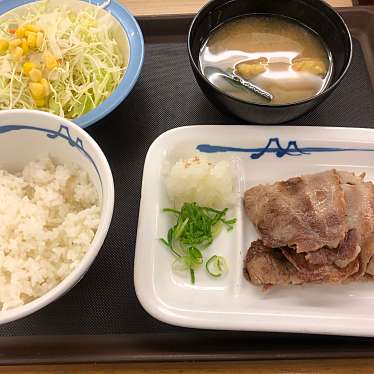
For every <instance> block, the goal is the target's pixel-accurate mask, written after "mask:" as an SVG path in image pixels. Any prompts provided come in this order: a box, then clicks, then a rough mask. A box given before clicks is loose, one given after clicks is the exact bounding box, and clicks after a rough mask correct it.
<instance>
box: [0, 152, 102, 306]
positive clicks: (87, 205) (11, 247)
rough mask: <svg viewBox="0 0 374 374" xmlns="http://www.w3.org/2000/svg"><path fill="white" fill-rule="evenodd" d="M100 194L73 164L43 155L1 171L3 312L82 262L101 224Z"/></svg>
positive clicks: (0, 286)
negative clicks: (18, 167) (21, 167)
mask: <svg viewBox="0 0 374 374" xmlns="http://www.w3.org/2000/svg"><path fill="white" fill-rule="evenodd" d="M99 219H100V209H99V206H98V195H97V191H96V189H95V187H94V185H93V184H92V183H91V181H90V179H89V176H88V174H87V173H86V172H83V171H82V170H81V169H80V168H78V167H77V166H74V165H57V164H55V163H54V162H53V161H52V160H51V159H49V158H44V159H41V160H38V161H36V162H30V163H29V164H28V165H27V166H26V167H25V168H24V170H23V171H22V172H21V173H19V174H16V175H15V174H10V173H8V172H7V171H5V170H0V310H7V309H10V308H15V307H17V306H20V305H22V304H25V303H27V302H30V301H31V300H33V299H35V298H37V297H39V296H41V295H43V294H45V293H46V292H47V291H49V290H50V289H52V288H53V287H55V286H56V285H57V284H58V283H60V282H61V281H62V280H63V279H64V278H65V277H66V276H67V275H69V274H70V273H71V272H72V270H73V269H74V268H75V267H76V266H77V264H78V263H79V262H80V260H81V259H82V257H83V256H84V254H85V253H86V251H87V249H88V247H89V245H90V243H91V241H92V239H93V237H94V235H95V232H96V230H97V227H98V225H99Z"/></svg>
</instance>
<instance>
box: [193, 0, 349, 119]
mask: <svg viewBox="0 0 374 374" xmlns="http://www.w3.org/2000/svg"><path fill="white" fill-rule="evenodd" d="M256 13H257V14H258V13H260V14H269V15H280V16H286V17H290V18H293V19H294V20H296V21H298V22H300V23H302V24H304V25H305V26H307V27H308V28H310V29H311V30H313V31H314V32H316V33H317V34H318V35H319V36H320V37H321V38H322V40H323V41H324V42H325V43H326V45H327V47H328V48H329V49H330V51H331V54H332V58H333V64H334V69H333V75H332V78H331V80H330V84H329V86H328V87H327V88H326V89H325V90H324V91H322V92H321V93H319V94H318V95H316V96H313V97H312V98H310V99H307V100H303V101H298V102H295V103H290V104H283V105H269V104H257V103H250V102H248V101H244V100H241V99H239V98H236V97H234V96H231V95H229V94H227V93H225V92H224V91H222V90H220V89H218V88H217V87H216V86H214V85H213V84H212V83H210V81H209V80H208V79H207V78H206V77H205V76H204V75H203V74H202V72H201V70H200V68H199V53H200V50H201V47H202V45H203V44H204V42H205V41H206V40H207V38H208V36H209V34H210V33H211V32H212V31H213V30H215V29H216V28H217V27H219V26H221V25H222V24H223V23H226V22H228V21H230V20H232V19H234V18H237V17H240V16H245V15H251V14H256ZM188 53H189V58H190V63H191V66H192V70H193V73H194V75H195V77H196V80H197V83H198V84H199V86H200V88H201V89H202V91H203V92H204V94H205V95H206V96H207V97H208V99H209V100H210V101H211V102H213V103H214V104H215V105H216V106H217V107H218V108H220V109H222V110H224V111H228V112H229V113H231V114H234V115H235V116H237V117H239V118H241V119H243V120H245V121H248V122H252V123H261V124H279V123H283V122H287V121H290V120H292V119H295V118H297V117H299V116H301V115H303V114H305V113H306V112H308V111H310V110H311V109H313V108H315V107H316V106H317V105H319V104H320V103H321V102H322V101H324V100H325V99H326V98H327V97H328V96H329V95H330V94H331V93H332V92H333V91H334V90H335V89H336V87H337V86H338V85H339V84H340V82H341V81H342V80H343V78H344V77H345V75H346V74H347V71H348V69H349V66H350V64H351V60H352V38H351V34H350V32H349V30H348V27H347V25H346V24H345V22H344V21H343V19H342V18H341V17H340V15H339V14H338V13H337V12H336V11H335V10H334V9H333V8H332V7H331V6H329V5H328V4H327V3H325V2H324V1H321V0H282V1H274V0H251V1H248V0H212V1H210V2H209V3H208V4H207V5H205V6H204V7H203V8H202V9H201V10H200V12H199V13H198V14H197V15H196V17H195V18H194V20H193V22H192V24H191V27H190V31H189V35H188Z"/></svg>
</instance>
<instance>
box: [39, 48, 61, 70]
mask: <svg viewBox="0 0 374 374" xmlns="http://www.w3.org/2000/svg"><path fill="white" fill-rule="evenodd" d="M43 58H44V64H45V66H46V68H47V69H48V70H53V69H54V68H56V67H57V66H58V63H57V60H56V57H55V56H53V54H52V53H51V52H49V51H45V52H44V55H43Z"/></svg>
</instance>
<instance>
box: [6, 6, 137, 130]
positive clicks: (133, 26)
mask: <svg viewBox="0 0 374 374" xmlns="http://www.w3.org/2000/svg"><path fill="white" fill-rule="evenodd" d="M36 1H37V0H0V15H2V14H4V13H6V12H9V11H10V10H13V9H14V8H17V7H19V6H22V5H25V4H28V3H33V2H36ZM81 1H84V2H86V3H90V4H93V5H100V4H102V3H103V0H81ZM105 9H106V10H107V11H109V12H110V13H111V14H112V16H113V17H114V18H115V19H116V20H117V21H118V22H119V23H120V25H121V26H122V28H123V30H124V31H125V32H126V34H127V38H128V41H129V46H130V57H129V63H128V66H127V69H126V71H125V75H124V77H123V78H122V80H121V81H120V83H119V85H118V87H117V88H116V89H115V90H114V91H113V92H112V94H111V95H110V96H109V97H108V98H107V99H105V100H104V101H103V102H102V103H101V104H100V105H99V106H98V107H97V108H95V109H92V110H90V111H89V112H88V113H86V114H84V115H83V116H81V117H78V118H75V119H73V120H71V121H72V122H74V123H75V124H77V125H78V126H79V127H81V128H85V127H88V126H90V125H93V124H94V123H96V122H98V121H100V120H101V119H102V118H104V117H105V116H107V115H108V114H109V113H111V112H112V111H113V110H114V109H115V108H117V107H118V106H119V105H120V104H121V103H122V101H123V100H125V99H126V97H127V96H128V95H129V94H130V92H131V91H132V89H133V88H134V86H135V84H136V82H137V81H138V78H139V75H140V72H141V70H142V67H143V61H144V39H143V34H142V31H141V29H140V26H139V24H138V22H137V21H136V19H135V17H134V16H133V15H132V14H131V13H130V12H129V11H128V10H127V9H126V8H125V7H124V6H123V5H121V4H119V3H118V1H117V0H112V1H111V2H110V4H109V5H108V6H107V7H106V8H105Z"/></svg>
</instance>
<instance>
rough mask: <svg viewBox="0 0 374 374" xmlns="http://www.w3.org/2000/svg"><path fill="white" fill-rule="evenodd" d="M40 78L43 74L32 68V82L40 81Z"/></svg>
mask: <svg viewBox="0 0 374 374" xmlns="http://www.w3.org/2000/svg"><path fill="white" fill-rule="evenodd" d="M42 78H43V74H42V72H41V71H40V70H39V69H37V68H33V69H31V70H30V79H31V80H32V81H33V82H40V81H41V80H42Z"/></svg>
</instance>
